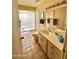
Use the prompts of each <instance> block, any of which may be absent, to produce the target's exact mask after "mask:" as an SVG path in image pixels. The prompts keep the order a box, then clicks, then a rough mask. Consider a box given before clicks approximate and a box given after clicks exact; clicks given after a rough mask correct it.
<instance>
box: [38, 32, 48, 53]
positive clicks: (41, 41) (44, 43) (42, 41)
mask: <svg viewBox="0 0 79 59" xmlns="http://www.w3.org/2000/svg"><path fill="white" fill-rule="evenodd" d="M38 42H39V44H40V46H41V47H42V49H43V51H44V52H45V53H46V54H47V39H46V38H45V37H44V36H43V35H42V34H41V33H39V41H38Z"/></svg>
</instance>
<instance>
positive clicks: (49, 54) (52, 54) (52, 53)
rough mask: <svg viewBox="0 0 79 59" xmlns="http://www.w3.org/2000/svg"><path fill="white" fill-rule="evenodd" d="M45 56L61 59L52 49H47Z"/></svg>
mask: <svg viewBox="0 0 79 59" xmlns="http://www.w3.org/2000/svg"><path fill="white" fill-rule="evenodd" d="M47 56H48V57H49V59H61V57H59V56H58V55H57V54H56V53H55V52H54V50H50V51H48V54H47Z"/></svg>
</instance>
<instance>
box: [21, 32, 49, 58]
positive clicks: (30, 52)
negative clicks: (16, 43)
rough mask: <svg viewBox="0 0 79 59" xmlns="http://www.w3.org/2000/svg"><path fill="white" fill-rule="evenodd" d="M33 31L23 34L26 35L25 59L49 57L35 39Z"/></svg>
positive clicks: (23, 40)
mask: <svg viewBox="0 0 79 59" xmlns="http://www.w3.org/2000/svg"><path fill="white" fill-rule="evenodd" d="M32 33H33V31H28V32H23V33H22V36H24V39H22V48H23V55H24V57H23V59H48V57H47V56H46V54H45V53H44V52H43V51H42V49H41V47H40V46H39V44H38V43H37V42H35V41H34V38H33V36H32Z"/></svg>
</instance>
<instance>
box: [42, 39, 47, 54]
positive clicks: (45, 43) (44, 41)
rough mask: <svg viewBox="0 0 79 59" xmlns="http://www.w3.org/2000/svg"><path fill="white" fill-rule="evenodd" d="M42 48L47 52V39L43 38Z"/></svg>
mask: <svg viewBox="0 0 79 59" xmlns="http://www.w3.org/2000/svg"><path fill="white" fill-rule="evenodd" d="M42 48H43V50H44V52H45V53H47V39H45V38H44V39H43V41H42Z"/></svg>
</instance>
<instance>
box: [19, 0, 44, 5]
mask: <svg viewBox="0 0 79 59" xmlns="http://www.w3.org/2000/svg"><path fill="white" fill-rule="evenodd" d="M43 1H44V0H18V4H19V5H24V6H31V7H37V6H38V5H39V4H40V3H42V2H43Z"/></svg>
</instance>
